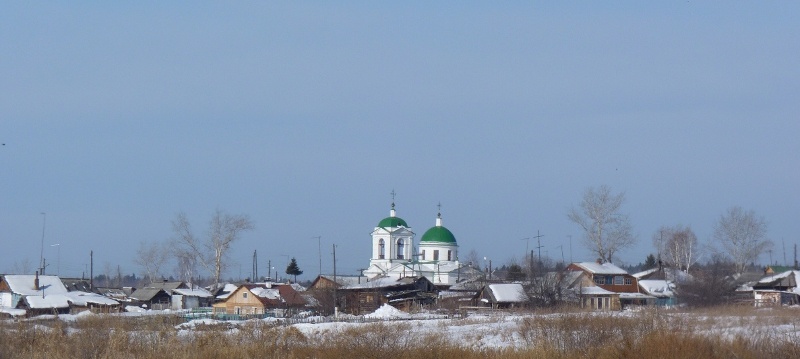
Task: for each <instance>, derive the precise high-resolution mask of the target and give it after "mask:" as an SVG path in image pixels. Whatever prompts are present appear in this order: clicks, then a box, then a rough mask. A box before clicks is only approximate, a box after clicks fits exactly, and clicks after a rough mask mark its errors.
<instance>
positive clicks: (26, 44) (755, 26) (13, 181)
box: [0, 1, 800, 278]
mask: <svg viewBox="0 0 800 359" xmlns="http://www.w3.org/2000/svg"><path fill="white" fill-rule="evenodd" d="M798 10H800V5H798V4H797V3H794V2H758V3H728V2H726V3H719V2H715V3H711V4H707V3H698V2H694V1H692V2H664V3H661V4H652V2H641V1H631V2H615V3H613V4H608V3H605V2H600V3H598V2H553V3H535V2H506V3H491V4H488V3H470V2H466V3H465V2H437V3H434V4H430V3H428V2H403V3H396V4H388V3H384V2H379V3H376V2H350V3H348V4H347V5H342V4H338V3H323V4H320V3H299V4H298V3H295V2H292V3H272V2H237V3H230V2H225V3H213V2H211V3H204V2H185V3H177V2H175V3H173V2H171V3H169V4H166V5H165V4H162V3H161V2H149V3H147V2H145V3H130V4H126V3H121V4H120V3H116V2H115V3H105V2H97V3H91V2H84V3H80V4H74V3H71V2H58V3H50V4H47V5H40V4H33V5H32V4H29V3H13V2H12V3H5V4H3V5H2V6H0V54H2V55H0V79H2V81H0V142H2V143H5V144H6V145H5V146H2V147H0V188H2V192H1V193H2V198H0V248H2V253H3V255H2V258H0V272H2V271H5V270H7V269H10V268H11V266H12V265H13V263H14V262H15V261H20V260H22V259H24V258H28V259H29V260H30V262H31V263H32V264H33V265H34V266H35V265H36V264H37V263H38V261H39V253H40V245H41V242H40V241H41V237H42V219H43V218H42V217H43V216H42V215H41V214H40V213H41V212H46V213H47V228H46V233H45V246H46V247H45V257H47V258H48V261H49V262H50V263H52V265H51V267H49V269H48V271H49V272H50V273H54V267H53V266H54V265H55V263H56V260H57V258H56V257H57V255H58V254H57V251H56V247H50V245H51V244H54V243H60V244H61V246H60V257H61V258H60V263H61V264H60V271H61V274H63V275H80V274H81V272H82V271H83V270H84V268H85V264H86V263H88V261H89V258H88V253H89V250H94V253H95V264H96V266H100V267H102V266H103V265H104V264H105V263H110V264H112V265H117V264H119V265H120V266H121V268H122V270H123V272H124V273H131V272H137V273H140V272H141V271H140V268H138V267H136V266H135V265H134V264H133V262H132V259H133V253H134V252H135V250H136V249H137V248H138V246H139V243H140V242H141V241H154V240H166V239H168V238H169V237H170V236H171V235H172V233H171V227H170V221H171V220H172V219H173V218H174V217H175V214H176V213H177V212H179V211H185V212H186V213H187V214H188V216H189V218H190V219H191V220H192V221H193V222H194V224H195V226H196V227H203V226H204V225H205V223H206V221H207V220H208V219H209V217H210V215H211V214H212V213H213V212H214V210H215V209H216V208H220V209H222V210H225V211H227V212H230V213H244V214H248V215H249V216H250V217H251V218H252V220H253V221H254V222H255V225H256V229H255V230H254V231H252V232H250V233H246V234H245V235H244V236H243V237H242V239H241V241H240V242H238V243H236V245H235V246H234V249H233V251H232V252H231V257H232V261H233V262H234V263H235V265H234V268H233V269H232V270H231V271H229V272H228V274H229V275H230V276H234V277H238V272H239V264H241V267H242V272H243V275H247V274H248V273H249V272H250V268H251V262H250V260H251V256H252V252H253V250H258V252H259V259H260V262H261V267H262V268H261V269H260V270H259V272H260V273H261V274H266V272H267V269H266V261H267V260H268V259H272V260H273V262H278V263H279V265H277V267H278V268H279V269H280V270H281V272H282V271H283V269H285V261H286V257H285V256H284V255H289V256H294V257H297V259H298V261H299V264H300V266H301V268H302V269H304V270H305V272H306V275H303V277H305V278H311V277H313V276H314V275H316V274H317V272H318V254H317V241H316V239H312V237H314V236H317V235H320V236H322V245H323V255H324V256H325V258H324V259H323V266H324V267H325V268H324V269H323V271H324V272H331V260H330V252H331V249H330V248H331V244H332V243H336V244H337V245H338V246H339V247H338V248H339V249H338V252H337V259H338V263H339V273H346V274H355V273H356V270H357V269H358V268H365V267H366V266H367V265H368V261H369V256H370V237H369V233H370V231H371V230H372V229H373V227H374V226H375V225H376V224H377V223H378V221H379V220H380V219H382V218H383V217H385V216H387V215H388V212H389V204H390V202H391V196H390V195H389V193H390V192H391V191H392V189H394V190H395V191H396V192H397V200H396V202H397V210H398V215H399V216H401V217H403V218H404V219H406V220H407V221H408V223H409V225H411V226H412V228H413V230H414V231H415V232H416V233H417V238H419V237H420V236H421V235H422V234H423V233H424V232H425V230H427V229H428V228H429V227H431V226H433V225H434V219H435V216H436V210H437V208H436V204H437V203H439V202H441V203H442V215H443V218H444V224H445V226H446V227H448V228H449V229H450V230H451V231H452V232H453V233H454V234H455V235H456V238H457V239H458V242H459V245H460V246H461V247H460V248H461V253H462V256H463V255H464V254H466V253H467V252H469V251H470V250H473V249H474V250H476V251H477V252H478V253H479V255H480V256H482V257H483V256H486V257H489V258H492V259H493V261H494V263H501V264H502V263H503V262H506V261H507V260H508V259H510V258H512V257H517V258H520V257H522V255H523V252H524V249H525V241H520V240H519V239H520V238H524V237H529V236H532V235H534V234H535V233H536V231H537V230H539V231H541V233H542V234H544V235H545V237H543V238H542V245H544V246H545V247H544V248H543V253H545V252H546V253H547V254H549V255H550V256H551V257H554V258H556V259H560V256H561V253H560V249H559V248H557V246H559V245H563V246H564V253H565V257H567V258H565V259H567V260H569V258H568V257H569V253H568V240H567V236H568V235H572V236H573V241H572V242H573V243H572V252H573V259H575V260H593V259H594V258H593V256H591V255H590V254H589V252H588V251H587V250H585V249H584V248H583V247H581V245H580V242H579V238H580V235H581V233H580V231H579V229H578V228H577V227H576V226H575V225H573V224H571V223H570V222H569V221H568V220H567V218H566V212H567V210H568V209H569V208H570V207H571V206H573V205H576V204H577V203H578V201H579V200H580V196H581V194H582V192H583V191H584V189H585V188H587V187H589V186H599V185H602V184H607V185H609V186H611V187H612V188H613V189H614V190H615V191H625V192H626V195H627V198H628V201H627V204H626V205H625V207H624V211H625V212H627V213H628V214H630V217H631V219H632V222H633V226H634V229H635V232H636V233H637V235H638V237H639V243H638V245H636V246H635V247H633V248H630V249H628V250H625V251H623V252H621V253H619V255H620V260H619V262H620V263H623V264H625V263H638V262H641V261H643V260H644V257H645V256H646V255H647V254H648V253H650V252H653V248H652V244H651V240H650V238H651V236H652V234H653V232H655V231H656V229H657V228H658V227H659V226H661V225H675V224H684V225H691V226H692V228H693V229H694V230H695V232H696V233H697V235H698V237H699V238H700V239H701V241H708V240H710V238H711V234H712V231H713V225H714V222H715V221H716V220H717V219H718V218H719V216H720V215H721V214H722V213H723V212H724V211H725V210H726V209H727V208H728V207H730V206H733V205H738V206H741V207H743V208H745V209H752V210H755V211H756V213H757V214H758V215H760V216H763V217H764V218H765V219H766V220H767V222H768V223H769V232H768V235H769V237H770V238H771V239H773V240H774V241H775V242H776V248H775V252H773V260H780V261H782V259H783V249H782V240H783V241H785V243H786V248H787V258H788V259H790V260H791V256H792V249H791V248H792V246H793V245H794V244H795V243H798V242H800V234H799V233H800V228H798V227H800V221H798V213H800V190H799V189H798V187H797V185H798V183H800V163H798V154H799V153H800V144H799V142H798V135H800V121H798V117H797V116H798V113H800V101H799V100H798V98H800V97H799V96H798V94H799V93H800V66H798V65H797V64H798V58H800V25H798V21H797V20H796V17H797V16H796V15H797V14H798V13H799V12H798ZM531 247H533V243H532V244H531ZM767 257H768V256H767V255H764V256H762V258H761V260H762V262H764V263H766V262H767V261H768V258H767Z"/></svg>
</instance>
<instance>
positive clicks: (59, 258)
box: [50, 243, 61, 276]
mask: <svg viewBox="0 0 800 359" xmlns="http://www.w3.org/2000/svg"><path fill="white" fill-rule="evenodd" d="M50 247H57V248H56V250H57V252H56V253H57V257H56V275H59V276H60V275H61V243H56V244H51V245H50Z"/></svg>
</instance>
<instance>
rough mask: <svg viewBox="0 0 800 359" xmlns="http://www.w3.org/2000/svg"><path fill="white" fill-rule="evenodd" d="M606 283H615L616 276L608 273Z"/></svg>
mask: <svg viewBox="0 0 800 359" xmlns="http://www.w3.org/2000/svg"><path fill="white" fill-rule="evenodd" d="M606 284H608V285H611V284H614V276H610V275H607V276H606Z"/></svg>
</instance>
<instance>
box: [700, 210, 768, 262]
mask: <svg viewBox="0 0 800 359" xmlns="http://www.w3.org/2000/svg"><path fill="white" fill-rule="evenodd" d="M766 236H767V222H766V221H764V219H763V218H760V217H756V213H755V212H754V211H752V210H750V211H745V210H744V209H742V208H741V207H738V206H736V207H731V208H729V209H728V211H727V212H726V213H725V214H723V215H722V216H720V218H719V221H718V222H717V223H716V225H715V226H714V240H715V241H716V242H717V243H718V244H719V245H720V246H721V250H722V252H723V253H725V254H727V255H728V256H729V257H730V258H731V260H732V261H733V264H734V266H735V268H736V272H737V273H743V272H744V270H745V268H746V267H747V264H749V263H753V262H755V260H756V259H758V256H759V255H761V253H764V251H766V250H767V249H769V248H770V247H772V241H770V240H769V239H767V238H766Z"/></svg>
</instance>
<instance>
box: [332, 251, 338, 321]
mask: <svg viewBox="0 0 800 359" xmlns="http://www.w3.org/2000/svg"><path fill="white" fill-rule="evenodd" d="M338 286H339V283H338V282H337V281H336V244H334V245H333V315H334V317H336V316H338V314H339V309H338V308H339V307H338V306H337V303H336V302H337V298H336V287H338Z"/></svg>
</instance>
